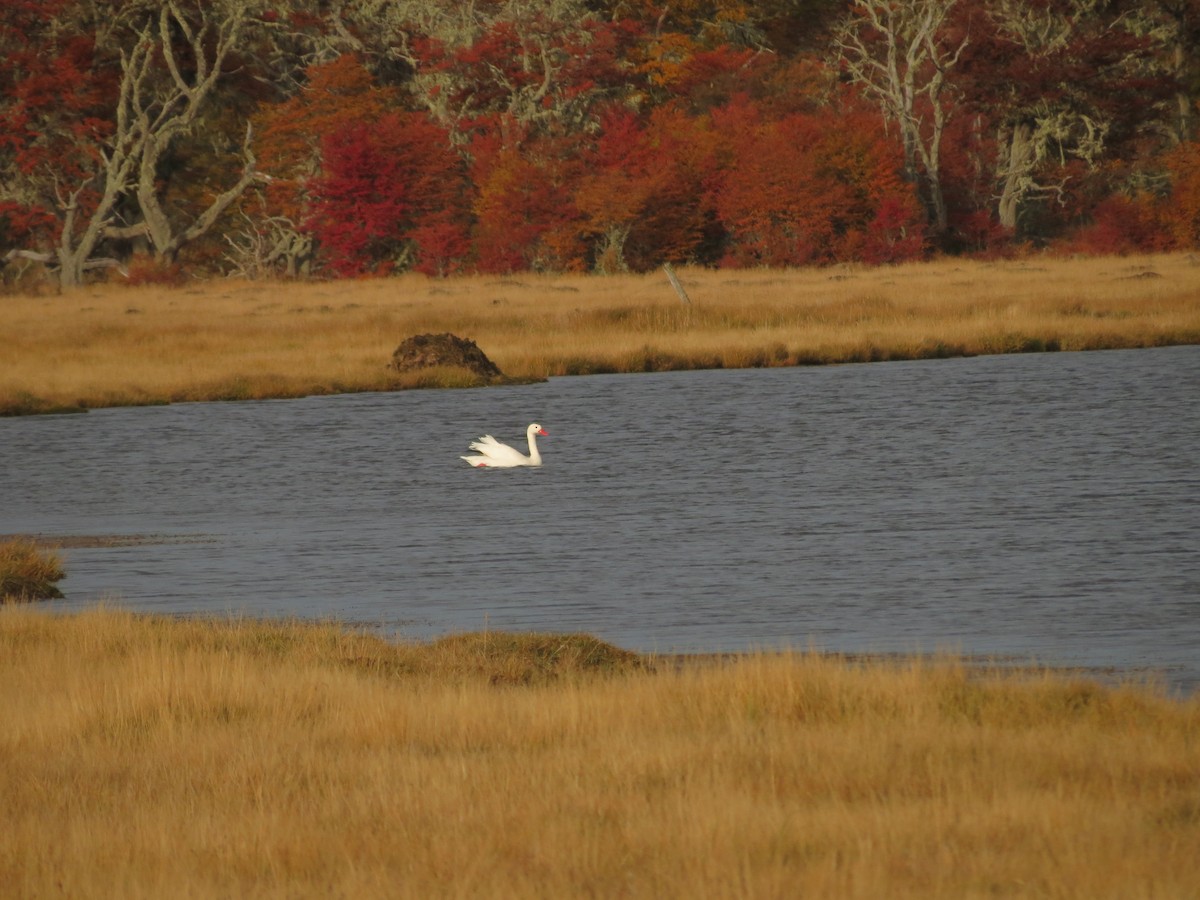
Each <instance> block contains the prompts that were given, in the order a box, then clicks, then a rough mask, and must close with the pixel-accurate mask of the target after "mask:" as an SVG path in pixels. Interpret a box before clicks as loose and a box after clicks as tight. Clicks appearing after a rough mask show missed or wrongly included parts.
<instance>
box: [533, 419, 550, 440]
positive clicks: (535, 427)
mask: <svg viewBox="0 0 1200 900" xmlns="http://www.w3.org/2000/svg"><path fill="white" fill-rule="evenodd" d="M529 433H530V434H544V435H546V436H547V437H549V436H550V432H548V431H547V430H546V429H545V428H543V427H542V426H541V425H539V424H538V423H537V422H534V423H533V424H532V425H530V426H529Z"/></svg>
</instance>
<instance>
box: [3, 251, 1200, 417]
mask: <svg viewBox="0 0 1200 900" xmlns="http://www.w3.org/2000/svg"><path fill="white" fill-rule="evenodd" d="M680 275H681V277H682V279H683V281H684V283H685V284H686V287H687V291H688V293H689V295H690V297H691V300H692V303H691V304H690V305H685V304H683V303H681V302H680V300H679V299H678V298H677V297H676V296H675V294H674V292H673V291H672V290H671V288H670V286H669V285H668V283H667V280H666V278H665V277H664V276H663V274H662V273H661V272H659V273H651V274H647V275H624V276H607V277H600V276H556V275H519V276H514V277H509V278H497V277H487V276H471V277H462V278H450V279H445V280H434V279H427V278H424V277H423V276H417V275H407V276H403V277H398V278H388V279H379V280H370V281H340V282H301V283H281V282H249V281H213V282H205V283H199V282H198V283H196V284H194V285H192V286H187V287H181V288H163V287H153V286H145V287H138V288H130V287H123V286H121V285H119V284H108V285H103V284H101V285H94V286H87V287H82V288H79V289H77V290H74V291H71V292H67V293H63V294H53V295H45V296H8V297H4V298H3V302H0V334H2V335H4V338H3V343H4V347H3V353H0V414H7V415H21V414H28V413H39V412H41V413H46V412H66V411H76V410H82V409H88V408H96V407H102V406H123V405H138V404H160V403H171V402H178V401H188V400H246V399H265V398H280V397H296V396H304V395H309V394H328V393H342V392H350V391H381V390H399V389H404V388H414V387H443V386H453V387H463V386H471V385H475V384H481V383H483V382H482V380H481V379H479V378H478V377H475V376H471V375H470V374H469V373H467V372H465V371H460V370H456V369H449V370H434V369H430V370H425V371H414V372H405V373H399V372H396V371H394V370H391V369H389V368H388V366H387V364H388V362H389V360H390V358H391V354H392V352H393V351H394V350H395V349H396V347H397V346H398V345H399V344H400V343H401V341H403V340H404V339H405V338H407V337H409V336H411V335H414V334H419V333H425V332H438V333H440V332H451V333H453V334H456V335H459V336H462V337H465V338H469V339H471V340H474V341H475V342H476V343H477V344H478V345H479V346H480V348H482V349H483V351H484V352H485V353H486V354H487V356H488V357H489V358H490V359H492V360H493V361H494V362H495V363H496V364H497V365H499V367H500V369H501V370H502V371H503V372H504V374H505V375H506V376H508V377H509V378H510V379H514V380H518V381H528V380H537V379H541V378H545V377H548V376H554V375H580V374H590V373H602V372H646V371H662V370H673V369H696V368H744V367H753V366H795V365H815V364H824V363H841V362H866V361H876V360H894V359H922V358H934V357H948V356H967V355H976V354H989V353H1012V352H1033V351H1046V350H1091V349H1108V348H1131V347H1156V346H1163V345H1168V344H1191V343H1200V262H1198V261H1197V260H1196V259H1195V257H1194V256H1192V255H1185V254H1174V255H1162V256H1146V257H1106V258H1098V259H1096V258H1093V259H1050V258H1048V259H1036V260H1032V259H1030V260H1017V261H1006V262H979V261H971V260H944V261H939V262H933V263H922V264H911V265H900V266H893V267H885V268H874V269H872V268H864V267H856V266H846V267H837V268H825V269H805V270H794V271H773V270H700V269H685V270H681V272H680Z"/></svg>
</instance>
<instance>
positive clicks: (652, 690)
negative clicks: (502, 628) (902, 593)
mask: <svg viewBox="0 0 1200 900" xmlns="http://www.w3.org/2000/svg"><path fill="white" fill-rule="evenodd" d="M0 684H3V685H4V689H3V692H2V693H0V697H3V699H2V700H0V755H2V756H3V759H4V766H3V767H0V796H3V797H4V803H3V804H0V833H3V834H4V836H5V837H4V840H3V841H2V842H0V884H3V885H4V895H5V896H6V897H10V898H14V900H23V898H42V897H49V896H66V897H73V898H77V900H87V898H91V897H96V898H100V897H103V898H109V897H117V896H119V897H123V898H128V900H138V898H152V897H153V898H159V897H195V898H206V897H213V898H216V897H260V898H275V897H278V898H283V897H288V898H306V897H322V898H324V897H356V898H371V897H380V898H383V897H388V898H407V897H413V898H418V897H419V898H430V897H495V898H509V897H513V898H516V897H520V898H529V897H547V898H548V897H554V898H570V897H619V896H647V897H841V898H851V900H852V898H871V900H875V898H879V897H889V898H900V900H903V898H922V900H930V898H934V900H936V898H955V900H957V898H962V897H983V896H1012V897H1016V896H1021V897H1051V896H1052V897H1063V898H1087V900H1097V898H1118V897H1120V898H1125V897H1187V896H1192V895H1193V894H1194V891H1195V886H1196V884H1197V883H1200V880H1198V876H1200V861H1198V860H1200V857H1198V856H1197V853H1196V848H1197V847H1198V846H1200V795H1198V794H1197V784H1198V783H1200V782H1198V778H1200V698H1198V697H1195V696H1193V697H1192V698H1190V699H1187V700H1181V699H1173V698H1170V697H1168V696H1166V695H1164V694H1162V693H1159V692H1158V691H1156V690H1155V689H1153V688H1152V687H1149V686H1138V685H1129V686H1112V687H1105V686H1102V685H1100V684H1099V683H1096V682H1093V681H1090V680H1087V679H1085V678H1079V677H1075V676H1072V675H1070V674H1069V673H1066V674H1064V673H1054V672H1047V671H1029V670H1025V671H1013V670H1003V669H996V670H989V669H981V668H978V667H975V666H968V665H964V664H963V663H962V662H961V661H959V660H955V659H952V658H945V659H942V658H927V659H921V658H910V659H877V660H868V659H857V660H856V659H850V658H843V657H837V656H827V655H821V654H816V653H783V654H751V655H746V656H733V657H722V658H719V659H711V660H707V661H699V662H686V661H683V662H681V661H679V660H673V659H668V658H663V657H657V658H656V657H652V656H640V655H635V654H632V653H628V652H625V651H622V650H619V649H617V648H615V647H612V646H611V645H608V644H605V643H603V642H601V641H598V640H595V639H594V638H590V637H587V636H584V635H511V634H487V633H485V634H471V635H462V636H457V637H451V638H446V639H443V640H439V641H435V642H432V643H428V644H407V643H388V642H385V641H383V640H380V639H378V638H376V637H372V636H370V635H366V634H363V633H359V632H355V631H351V630H347V629H344V628H341V627H338V626H336V625H332V624H299V623H287V622H285V623H270V622H255V621H238V620H189V619H172V618H159V617H152V616H140V615H134V614H130V613H126V612H123V611H120V610H114V609H103V608H100V609H93V610H90V611H87V612H84V613H80V614H76V615H56V614H52V613H49V612H46V611H44V610H43V609H41V608H34V607H30V606H28V605H22V606H6V607H3V608H0Z"/></svg>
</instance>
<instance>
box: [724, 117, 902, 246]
mask: <svg viewBox="0 0 1200 900" xmlns="http://www.w3.org/2000/svg"><path fill="white" fill-rule="evenodd" d="M714 122H715V124H716V127H717V129H718V131H719V132H720V133H721V135H722V137H723V140H724V142H725V144H726V147H727V150H726V153H727V164H726V166H725V167H724V169H723V171H722V173H721V174H720V176H719V179H720V180H719V184H718V185H717V187H716V191H715V204H716V210H717V212H718V214H719V216H720V219H721V221H722V223H723V224H724V226H725V228H726V230H727V232H728V245H727V249H726V253H725V256H724V259H723V260H722V264H724V265H730V266H763V265H766V266H797V265H810V264H821V263H830V262H834V261H837V260H846V259H868V260H870V261H872V262H892V261H898V260H902V259H912V258H914V257H916V256H919V255H920V254H921V253H922V252H923V246H924V245H923V240H924V229H923V225H922V222H923V218H924V217H923V214H922V211H921V209H920V205H919V203H918V201H917V198H916V197H915V195H914V192H913V188H912V186H911V185H910V184H908V183H907V182H906V181H905V180H904V179H903V178H902V176H901V174H900V173H901V169H902V165H903V160H902V157H901V156H900V155H899V150H898V148H896V146H895V145H894V144H892V143H890V142H889V141H887V140H886V138H885V137H884V135H883V134H882V131H881V126H880V124H879V121H878V119H877V118H876V117H873V116H868V115H856V116H849V117H843V118H840V119H839V118H838V117H836V116H834V114H833V113H831V112H826V113H823V114H821V115H802V114H797V115H792V116H788V117H786V118H783V119H780V120H778V121H769V120H763V119H762V118H761V117H760V116H759V114H758V111H757V110H756V109H755V108H754V107H752V106H749V105H747V104H732V105H730V106H729V107H727V108H725V109H723V110H720V111H718V113H717V114H714Z"/></svg>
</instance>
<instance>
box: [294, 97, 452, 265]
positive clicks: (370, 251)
mask: <svg viewBox="0 0 1200 900" xmlns="http://www.w3.org/2000/svg"><path fill="white" fill-rule="evenodd" d="M321 156H322V172H321V175H320V176H319V177H318V178H316V179H314V181H313V182H312V214H311V216H310V218H309V221H308V226H309V227H310V228H311V229H312V231H313V233H314V234H315V236H316V238H317V241H318V248H319V253H320V255H321V257H322V258H323V259H325V260H326V261H327V262H328V264H329V265H330V267H331V268H333V270H334V271H336V272H337V273H338V274H340V275H361V274H371V273H375V274H385V273H387V272H390V271H392V270H393V269H395V268H397V267H398V266H399V267H404V266H407V265H411V266H412V267H413V268H415V269H416V270H418V271H422V272H426V273H428V274H446V273H448V272H451V271H454V270H456V269H457V268H459V266H461V264H462V262H463V258H464V257H465V255H466V253H467V237H466V229H465V223H464V222H463V219H462V211H463V209H464V195H465V184H464V182H463V177H462V167H461V163H460V161H459V158H458V156H457V154H455V153H454V151H453V150H452V149H451V148H450V145H449V137H448V135H447V134H446V132H445V131H444V130H443V129H442V128H440V127H438V126H437V125H435V124H433V123H432V122H430V121H429V119H428V118H427V117H426V116H424V115H422V114H419V113H408V112H393V113H388V114H386V115H384V116H383V117H381V118H380V119H379V120H378V121H376V122H372V123H366V122H355V123H351V124H348V125H346V126H345V127H343V128H342V130H340V131H338V132H335V133H332V134H328V135H326V136H325V138H324V140H323V141H322V154H321Z"/></svg>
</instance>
